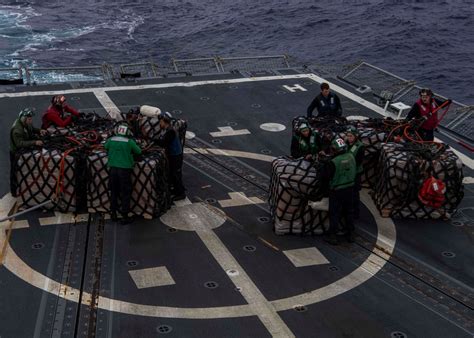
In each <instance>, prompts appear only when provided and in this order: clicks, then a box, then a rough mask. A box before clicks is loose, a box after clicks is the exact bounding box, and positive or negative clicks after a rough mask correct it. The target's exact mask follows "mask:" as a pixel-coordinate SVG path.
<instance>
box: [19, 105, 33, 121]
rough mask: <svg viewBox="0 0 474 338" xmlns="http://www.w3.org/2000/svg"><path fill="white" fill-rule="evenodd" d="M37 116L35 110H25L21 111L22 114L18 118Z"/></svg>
mask: <svg viewBox="0 0 474 338" xmlns="http://www.w3.org/2000/svg"><path fill="white" fill-rule="evenodd" d="M34 115H35V109H34V108H25V109H23V110H22V111H20V114H18V117H19V118H20V119H21V118H24V117H32V116H34Z"/></svg>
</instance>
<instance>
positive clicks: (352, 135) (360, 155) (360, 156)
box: [346, 126, 365, 219]
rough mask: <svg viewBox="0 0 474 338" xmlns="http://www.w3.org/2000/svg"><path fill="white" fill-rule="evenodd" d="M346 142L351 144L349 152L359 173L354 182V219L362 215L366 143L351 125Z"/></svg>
mask: <svg viewBox="0 0 474 338" xmlns="http://www.w3.org/2000/svg"><path fill="white" fill-rule="evenodd" d="M346 142H347V144H348V146H349V152H350V153H352V155H354V158H355V161H356V165H357V175H356V179H355V184H354V190H353V192H354V196H353V198H352V202H353V203H354V219H358V218H359V216H360V196H359V192H360V189H361V183H360V182H361V176H362V172H363V171H364V169H363V167H362V161H363V160H364V148H365V146H364V144H363V143H362V142H361V141H360V140H359V131H358V130H357V128H356V127H354V126H350V127H349V129H348V130H347V132H346Z"/></svg>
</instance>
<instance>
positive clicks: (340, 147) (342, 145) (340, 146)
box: [331, 137, 347, 153]
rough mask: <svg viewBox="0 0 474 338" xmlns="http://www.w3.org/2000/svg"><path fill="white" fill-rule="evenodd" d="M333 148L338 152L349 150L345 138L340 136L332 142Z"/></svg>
mask: <svg viewBox="0 0 474 338" xmlns="http://www.w3.org/2000/svg"><path fill="white" fill-rule="evenodd" d="M331 148H332V149H333V150H334V151H335V152H336V153H342V152H345V151H346V150H347V144H346V142H344V140H343V139H342V138H340V137H336V138H335V139H334V140H332V142H331Z"/></svg>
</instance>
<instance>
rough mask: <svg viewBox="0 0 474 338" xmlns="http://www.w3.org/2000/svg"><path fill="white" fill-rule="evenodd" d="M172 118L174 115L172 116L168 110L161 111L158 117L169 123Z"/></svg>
mask: <svg viewBox="0 0 474 338" xmlns="http://www.w3.org/2000/svg"><path fill="white" fill-rule="evenodd" d="M172 118H173V117H172V116H171V114H170V113H169V112H167V111H165V112H161V113H160V115H158V119H160V120H163V121H165V122H167V123H170V122H171V119H172Z"/></svg>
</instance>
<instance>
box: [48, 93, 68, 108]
mask: <svg viewBox="0 0 474 338" xmlns="http://www.w3.org/2000/svg"><path fill="white" fill-rule="evenodd" d="M64 102H66V97H65V96H64V95H55V96H53V97H52V99H51V104H52V105H53V106H62V105H63V104H64Z"/></svg>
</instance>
